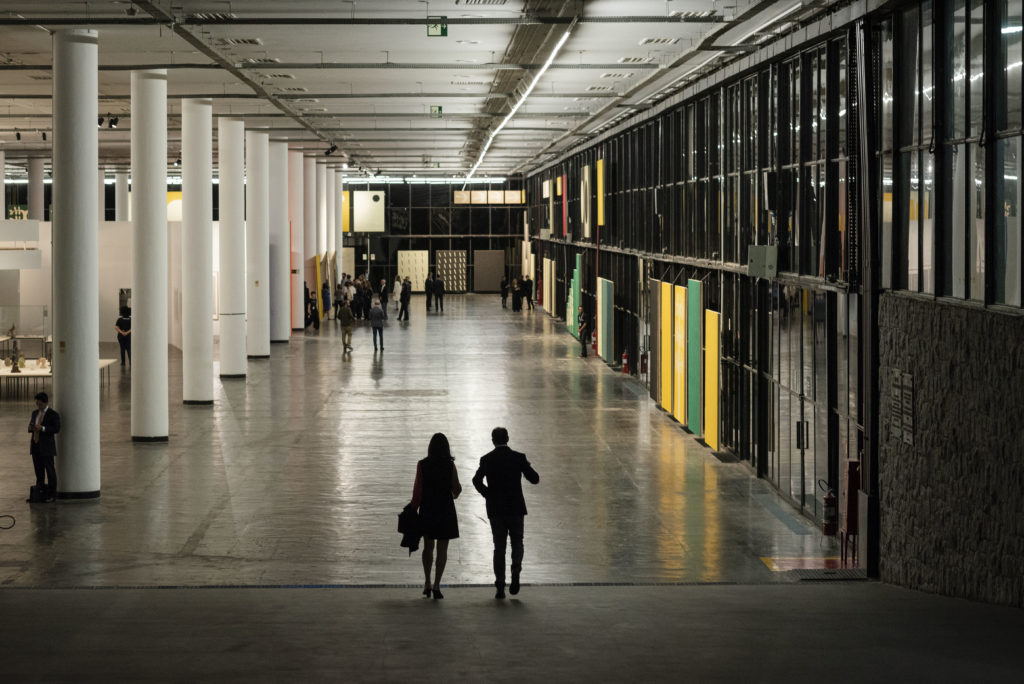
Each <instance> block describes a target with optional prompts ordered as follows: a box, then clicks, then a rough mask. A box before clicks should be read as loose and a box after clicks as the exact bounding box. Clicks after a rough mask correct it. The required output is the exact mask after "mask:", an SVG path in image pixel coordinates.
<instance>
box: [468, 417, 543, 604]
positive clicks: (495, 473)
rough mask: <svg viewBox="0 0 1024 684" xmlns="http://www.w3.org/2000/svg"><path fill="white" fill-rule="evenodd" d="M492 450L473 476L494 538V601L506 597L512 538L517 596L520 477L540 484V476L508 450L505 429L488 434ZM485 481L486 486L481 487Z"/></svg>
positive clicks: (520, 559) (520, 566)
mask: <svg viewBox="0 0 1024 684" xmlns="http://www.w3.org/2000/svg"><path fill="white" fill-rule="evenodd" d="M491 442H493V443H494V450H493V451H491V452H490V453H487V454H485V455H484V456H483V458H481V459H480V467H479V468H478V469H477V471H476V475H474V476H473V486H474V487H476V490H477V491H478V492H480V494H481V495H482V496H483V497H484V499H486V500H487V518H488V519H489V520H490V522H491V536H492V537H493V538H494V587H495V589H496V590H497V591H496V592H495V594H494V598H496V599H503V598H505V544H506V540H507V539H508V538H511V539H512V584H511V585H509V588H508V590H509V593H510V594H518V593H519V573H520V572H522V569H523V518H524V517H525V516H526V500H525V499H524V498H523V482H522V478H523V476H525V477H526V479H527V480H528V481H529V482H531V483H532V484H537V483H538V482H540V475H538V474H537V471H536V470H534V469H533V468H532V467H531V466H530V462H529V461H527V460H526V456H525V455H523V454H521V453H519V452H518V451H512V450H511V449H509V448H508V430H506V429H505V428H503V427H498V428H494V430H492V431H491ZM484 480H487V484H486V485H485V484H484Z"/></svg>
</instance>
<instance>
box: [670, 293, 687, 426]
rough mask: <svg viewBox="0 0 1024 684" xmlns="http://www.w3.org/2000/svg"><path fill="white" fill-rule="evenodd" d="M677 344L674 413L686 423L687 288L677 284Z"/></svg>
mask: <svg viewBox="0 0 1024 684" xmlns="http://www.w3.org/2000/svg"><path fill="white" fill-rule="evenodd" d="M672 323H673V331H674V334H675V340H674V341H675V346H674V349H673V352H672V356H673V361H674V363H675V375H674V383H675V385H674V391H673V397H674V399H673V411H672V415H673V416H675V419H676V420H678V421H679V422H680V424H682V425H686V288H685V287H683V286H682V285H676V286H675V315H674V316H673V320H672Z"/></svg>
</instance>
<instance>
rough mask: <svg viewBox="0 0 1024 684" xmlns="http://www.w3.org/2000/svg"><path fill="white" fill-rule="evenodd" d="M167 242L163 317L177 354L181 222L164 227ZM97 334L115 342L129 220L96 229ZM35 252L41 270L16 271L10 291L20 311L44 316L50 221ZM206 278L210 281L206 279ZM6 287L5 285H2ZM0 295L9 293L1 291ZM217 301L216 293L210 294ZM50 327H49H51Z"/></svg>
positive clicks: (125, 281) (128, 279)
mask: <svg viewBox="0 0 1024 684" xmlns="http://www.w3.org/2000/svg"><path fill="white" fill-rule="evenodd" d="M218 228H219V226H218V224H217V223H216V222H214V224H213V233H212V235H211V236H210V239H211V240H212V241H213V267H214V272H217V271H219V266H218V264H219V250H218V242H217V239H218ZM167 240H168V250H167V259H168V287H167V297H168V300H167V304H168V307H167V315H168V327H167V330H168V338H169V339H168V341H169V342H170V344H172V345H173V346H175V347H177V348H178V349H181V344H182V342H181V223H180V222H177V221H173V222H169V223H168V225H167ZM98 242H99V255H100V263H99V280H100V282H99V303H98V305H99V308H98V315H99V331H100V339H99V341H100V342H117V333H116V332H115V331H114V322H115V321H116V320H117V318H118V316H119V315H120V312H119V311H118V304H119V299H118V293H119V292H120V289H121V288H130V287H131V286H132V259H131V255H132V224H131V222H130V221H103V222H100V224H99V234H98ZM39 250H40V252H41V253H42V268H39V269H32V270H22V271H19V272H18V278H17V282H13V281H12V282H13V284H12V286H11V289H14V290H15V291H17V289H20V291H21V297H20V303H21V305H22V306H45V307H46V310H47V315H52V314H51V311H50V310H51V306H50V304H51V302H50V299H51V297H52V280H53V274H52V270H53V257H52V228H51V224H50V223H49V222H40V224H39ZM211 277H214V275H213V274H211ZM3 282H6V281H3ZM4 289H5V290H7V289H8V288H7V287H5V288H4ZM214 295H215V296H216V292H215V293H214ZM51 327H52V325H51ZM213 334H214V337H215V338H216V337H217V336H218V335H219V334H220V329H219V326H218V325H217V321H216V320H215V321H214V322H213Z"/></svg>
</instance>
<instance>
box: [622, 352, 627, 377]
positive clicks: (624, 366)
mask: <svg viewBox="0 0 1024 684" xmlns="http://www.w3.org/2000/svg"><path fill="white" fill-rule="evenodd" d="M622 372H623V373H625V374H626V375H629V352H628V351H624V352H622Z"/></svg>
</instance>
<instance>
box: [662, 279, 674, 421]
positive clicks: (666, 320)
mask: <svg viewBox="0 0 1024 684" xmlns="http://www.w3.org/2000/svg"><path fill="white" fill-rule="evenodd" d="M660 286H661V345H660V349H661V407H662V408H663V409H665V410H666V411H668V412H669V413H672V399H673V396H672V379H673V378H672V373H673V370H674V369H673V366H672V357H673V354H674V352H675V348H674V347H673V345H672V333H673V332H674V330H673V326H672V315H673V311H674V308H673V306H672V304H673V302H672V283H665V282H662V283H661V284H660Z"/></svg>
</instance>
